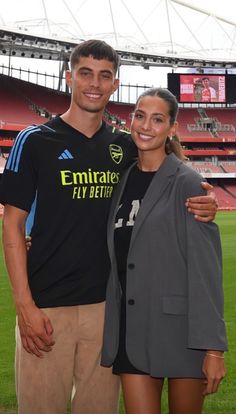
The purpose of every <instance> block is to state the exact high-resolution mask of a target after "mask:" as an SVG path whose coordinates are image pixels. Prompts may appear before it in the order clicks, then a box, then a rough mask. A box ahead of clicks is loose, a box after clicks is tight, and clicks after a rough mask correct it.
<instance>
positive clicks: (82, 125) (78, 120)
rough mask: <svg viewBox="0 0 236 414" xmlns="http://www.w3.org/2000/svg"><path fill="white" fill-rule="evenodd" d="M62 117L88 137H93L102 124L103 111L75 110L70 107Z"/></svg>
mask: <svg viewBox="0 0 236 414" xmlns="http://www.w3.org/2000/svg"><path fill="white" fill-rule="evenodd" d="M61 118H62V119H63V121H64V122H66V123H67V124H69V125H70V126H71V127H73V128H75V129H77V130H78V131H79V132H81V133H82V134H84V135H85V136H86V137H87V138H91V137H92V136H93V135H94V134H95V133H96V132H97V131H98V130H99V128H100V127H101V125H102V118H103V112H96V113H92V112H87V111H74V110H72V108H69V109H68V111H67V112H65V113H64V114H62V115H61Z"/></svg>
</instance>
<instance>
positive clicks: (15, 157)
mask: <svg viewBox="0 0 236 414" xmlns="http://www.w3.org/2000/svg"><path fill="white" fill-rule="evenodd" d="M39 131H41V129H40V128H38V127H29V128H27V129H24V130H23V131H21V132H20V133H19V134H18V136H17V138H16V142H15V144H14V146H13V148H12V151H11V154H10V155H9V157H8V160H7V163H6V170H10V171H14V172H18V170H19V164H20V157H21V153H22V150H23V146H24V143H25V141H26V139H27V138H28V137H29V135H30V134H33V133H34V132H39Z"/></svg>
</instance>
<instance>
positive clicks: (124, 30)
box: [0, 0, 236, 67]
mask: <svg viewBox="0 0 236 414" xmlns="http://www.w3.org/2000/svg"><path fill="white" fill-rule="evenodd" d="M234 6H235V1H234V0H224V1H221V0H183V1H180V0H145V1H143V2H137V1H136V0H80V1H79V0H57V2H56V3H55V2H52V1H50V0H34V1H33V2H32V1H30V0H21V1H20V2H16V1H15V0H7V1H5V2H4V3H3V4H2V5H1V10H0V26H1V28H2V29H3V30H4V29H7V30H12V31H14V30H15V31H17V32H21V33H26V34H28V35H29V36H30V35H34V36H36V35H38V36H44V37H45V38H50V39H54V40H55V41H57V40H60V41H62V40H64V41H65V42H69V43H70V42H73V43H79V42H80V41H82V40H84V39H88V38H99V39H104V40H106V41H107V42H108V43H110V44H111V45H112V46H114V47H115V48H116V49H118V50H123V51H125V52H127V53H128V52H131V53H135V52H136V53H141V54H148V55H151V56H155V55H159V56H165V57H167V58H168V57H170V58H171V65H172V64H173V59H174V58H176V62H177V61H178V59H179V58H180V57H183V58H184V59H187V60H188V61H189V62H190V65H189V66H191V60H192V59H199V60H200V61H202V62H203V61H204V60H206V61H216V62H218V61H219V62H222V66H223V62H224V61H227V62H232V64H233V66H234V67H235V66H236V65H235V62H236V19H234V15H235V13H234ZM0 43H1V40H0ZM231 67H232V66H231Z"/></svg>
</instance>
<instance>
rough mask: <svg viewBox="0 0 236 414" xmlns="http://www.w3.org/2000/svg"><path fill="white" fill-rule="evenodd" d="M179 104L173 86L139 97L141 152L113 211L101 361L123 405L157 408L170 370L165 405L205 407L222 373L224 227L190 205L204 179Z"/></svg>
mask: <svg viewBox="0 0 236 414" xmlns="http://www.w3.org/2000/svg"><path fill="white" fill-rule="evenodd" d="M177 112H178V102H177V100H176V98H175V96H174V95H173V94H172V93H171V92H170V91H168V90H167V89H162V88H157V89H155V88H154V89H150V90H147V91H145V92H144V93H143V94H142V95H141V96H140V97H139V98H138V101H137V103H136V106H135V110H134V116H133V120H132V124H131V134H132V138H133V140H134V142H135V144H136V146H137V148H138V160H136V161H135V162H134V163H133V164H132V165H131V166H130V168H129V169H128V171H127V172H126V173H125V175H124V177H123V178H122V180H121V182H120V183H119V185H118V187H117V188H116V191H115V194H114V196H113V200H112V205H111V209H110V215H109V219H108V247H109V252H110V260H111V273H110V278H109V281H108V288H107V296H106V313H105V327H104V346H103V352H102V364H103V365H104V366H107V367H110V366H113V372H114V373H115V374H117V375H120V378H121V383H122V388H123V395H124V401H125V409H126V414H144V413H145V414H146V413H148V414H160V412H161V395H162V389H163V384H164V379H165V378H167V379H168V393H169V396H168V397H169V398H168V400H169V412H170V413H178V414H179V413H181V414H201V413H202V407H203V402H204V396H205V395H207V394H212V393H214V392H216V391H217V389H218V387H219V384H220V382H221V380H222V378H223V377H224V376H225V372H226V370H225V365H224V351H225V350H227V340H226V330H225V323H224V320H223V290H222V259H221V243H220V236H219V230H218V227H217V225H216V224H215V223H207V224H202V223H199V222H196V221H195V220H194V218H193V217H192V215H190V214H189V213H188V212H187V211H186V210H185V208H184V200H185V198H186V197H188V196H194V195H195V194H198V193H199V190H200V182H201V180H202V178H201V176H200V175H199V174H198V173H197V172H196V171H193V170H192V169H190V168H189V167H188V166H187V165H186V164H185V163H184V162H182V160H181V159H180V158H182V157H180V154H179V151H178V152H177V153H176V151H175V146H176V139H175V136H176V129H177V122H176V116H177ZM177 144H178V142H177ZM178 150H179V147H178ZM176 155H177V156H176Z"/></svg>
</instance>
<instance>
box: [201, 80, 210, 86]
mask: <svg viewBox="0 0 236 414" xmlns="http://www.w3.org/2000/svg"><path fill="white" fill-rule="evenodd" d="M202 83H203V86H204V88H209V83H210V82H209V79H203V80H202Z"/></svg>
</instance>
